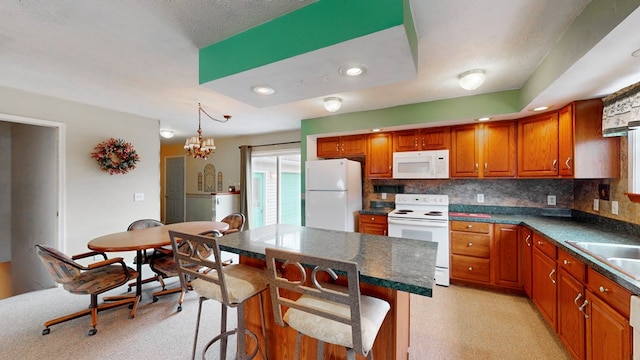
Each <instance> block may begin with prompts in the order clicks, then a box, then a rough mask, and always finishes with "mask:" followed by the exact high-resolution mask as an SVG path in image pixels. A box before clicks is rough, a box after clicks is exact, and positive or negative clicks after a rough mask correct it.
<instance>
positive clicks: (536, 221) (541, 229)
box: [449, 214, 640, 295]
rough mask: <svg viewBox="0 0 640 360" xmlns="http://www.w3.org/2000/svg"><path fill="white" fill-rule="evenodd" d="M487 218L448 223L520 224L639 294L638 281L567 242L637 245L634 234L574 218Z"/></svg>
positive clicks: (452, 217) (638, 242)
mask: <svg viewBox="0 0 640 360" xmlns="http://www.w3.org/2000/svg"><path fill="white" fill-rule="evenodd" d="M490 216H491V217H490V218H477V217H467V216H449V220H456V221H471V222H483V223H493V224H507V225H523V226H525V227H527V228H529V229H531V230H533V231H535V232H537V233H538V234H540V235H542V236H543V237H545V238H546V239H548V240H549V241H551V242H553V243H554V244H555V245H556V246H557V247H558V248H559V249H562V250H563V251H565V252H567V253H568V254H569V255H571V256H574V257H575V258H577V259H578V260H580V261H582V262H583V263H584V264H585V265H587V266H590V267H592V268H593V269H594V270H596V271H597V272H599V273H601V274H603V275H604V276H605V277H607V278H608V279H611V280H613V281H614V282H616V283H617V284H619V285H621V286H622V287H624V288H625V289H627V290H629V291H631V292H632V293H634V294H636V295H637V294H640V281H638V280H635V279H633V278H632V277H630V276H628V275H626V274H624V273H622V272H621V271H619V270H617V269H615V268H613V267H611V266H609V265H607V264H606V263H604V262H603V261H601V260H599V259H598V258H596V257H593V256H591V255H589V254H588V253H586V252H584V251H582V250H580V249H578V248H576V247H574V246H572V245H570V244H569V243H568V242H569V241H583V242H602V243H616V244H634V245H640V238H639V237H638V236H637V235H634V234H630V233H625V232H620V231H617V230H616V229H613V228H611V229H609V228H606V227H603V226H601V224H597V223H586V222H582V221H578V220H576V219H575V218H574V217H565V216H562V217H554V216H541V215H517V214H490Z"/></svg>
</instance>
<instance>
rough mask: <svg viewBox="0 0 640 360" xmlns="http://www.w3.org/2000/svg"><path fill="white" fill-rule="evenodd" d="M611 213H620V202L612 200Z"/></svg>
mask: <svg viewBox="0 0 640 360" xmlns="http://www.w3.org/2000/svg"><path fill="white" fill-rule="evenodd" d="M611 213H612V214H613V215H618V202H617V201H612V202H611Z"/></svg>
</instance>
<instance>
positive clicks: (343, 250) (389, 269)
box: [220, 224, 437, 359]
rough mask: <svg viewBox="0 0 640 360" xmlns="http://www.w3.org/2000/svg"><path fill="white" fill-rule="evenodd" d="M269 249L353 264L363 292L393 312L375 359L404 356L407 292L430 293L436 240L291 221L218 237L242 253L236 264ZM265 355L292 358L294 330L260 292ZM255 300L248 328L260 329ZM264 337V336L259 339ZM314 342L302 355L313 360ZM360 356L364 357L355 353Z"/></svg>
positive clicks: (334, 353)
mask: <svg viewBox="0 0 640 360" xmlns="http://www.w3.org/2000/svg"><path fill="white" fill-rule="evenodd" d="M267 247H273V248H279V249H286V250H290V251H296V252H301V253H306V254H310V255H315V256H323V257H327V258H332V259H337V260H349V261H353V262H356V263H357V264H358V267H359V270H360V287H361V291H362V293H363V294H366V295H371V296H376V297H378V298H381V299H384V300H386V301H388V302H389V304H390V305H391V310H390V311H389V313H388V314H387V317H386V319H385V321H384V323H383V325H382V328H381V329H380V332H379V333H378V337H377V338H376V342H375V345H374V347H373V355H374V358H375V359H406V358H408V355H407V354H408V349H409V293H414V294H419V295H423V296H429V297H430V296H431V295H432V288H433V284H434V283H433V278H434V273H435V261H436V251H437V244H436V243H435V242H429V241H419V240H411V239H403V238H394V237H387V236H379V235H368V234H360V233H351V232H343V231H333V230H321V229H314V228H307V227H302V226H294V225H283V224H279V225H269V226H265V227H261V228H257V229H251V230H247V231H243V232H239V233H234V234H231V235H225V236H223V237H222V238H220V248H221V250H223V251H229V252H233V253H236V254H239V255H240V262H241V263H244V264H249V265H253V266H259V267H263V266H265V264H264V259H265V257H264V253H265V250H264V249H265V248H267ZM264 295H265V296H264V299H265V301H264V304H263V305H262V306H263V309H264V311H265V315H266V324H267V325H266V326H267V337H268V340H269V353H270V354H269V355H270V358H272V359H289V358H293V350H294V345H295V331H293V330H291V329H290V328H282V327H279V326H278V325H276V324H275V322H274V319H273V313H272V308H271V302H270V301H271V299H270V296H269V294H268V293H265V294H264ZM258 306H259V302H258V300H257V299H251V300H250V301H249V302H248V303H247V305H246V314H245V322H246V325H247V328H249V329H251V330H252V331H253V332H254V333H256V334H261V331H260V314H259V307H258ZM261 341H263V340H261ZM315 354H316V341H315V340H312V339H309V338H304V339H303V342H302V351H301V357H302V358H303V359H306V358H314V359H315ZM345 357H346V354H345V351H344V348H341V347H336V346H330V345H329V344H326V346H325V359H329V358H330V359H344V358H345ZM359 358H362V357H359Z"/></svg>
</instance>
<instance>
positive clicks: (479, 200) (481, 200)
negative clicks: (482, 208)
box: [476, 194, 484, 203]
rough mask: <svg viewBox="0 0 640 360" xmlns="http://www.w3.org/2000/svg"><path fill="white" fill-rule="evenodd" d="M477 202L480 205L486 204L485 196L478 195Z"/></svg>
mask: <svg viewBox="0 0 640 360" xmlns="http://www.w3.org/2000/svg"><path fill="white" fill-rule="evenodd" d="M476 201H477V202H479V203H483V202H484V194H478V195H476Z"/></svg>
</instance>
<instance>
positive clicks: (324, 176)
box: [305, 159, 362, 232]
mask: <svg viewBox="0 0 640 360" xmlns="http://www.w3.org/2000/svg"><path fill="white" fill-rule="evenodd" d="M305 169H306V173H305V226H309V227H314V228H320V229H328V230H341V231H352V232H353V231H355V230H356V224H357V221H356V219H357V217H358V211H360V210H361V209H362V175H361V173H362V171H361V166H360V163H359V162H357V161H353V160H348V159H332V160H309V161H307V162H306V165H305Z"/></svg>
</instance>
